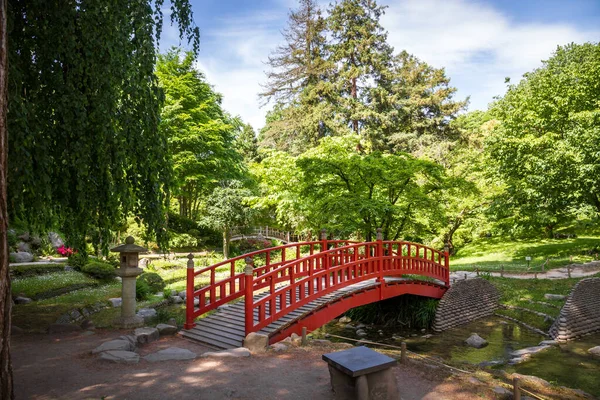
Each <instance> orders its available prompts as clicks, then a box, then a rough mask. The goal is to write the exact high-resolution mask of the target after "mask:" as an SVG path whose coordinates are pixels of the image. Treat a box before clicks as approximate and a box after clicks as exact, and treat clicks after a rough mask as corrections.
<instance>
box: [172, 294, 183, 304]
mask: <svg viewBox="0 0 600 400" xmlns="http://www.w3.org/2000/svg"><path fill="white" fill-rule="evenodd" d="M171 303H175V304H181V303H183V299H182V298H181V297H179V296H171Z"/></svg>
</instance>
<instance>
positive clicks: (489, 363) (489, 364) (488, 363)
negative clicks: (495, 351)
mask: <svg viewBox="0 0 600 400" xmlns="http://www.w3.org/2000/svg"><path fill="white" fill-rule="evenodd" d="M501 364H504V361H499V360H492V361H483V362H480V363H479V364H477V365H478V366H480V367H493V366H495V365H501Z"/></svg>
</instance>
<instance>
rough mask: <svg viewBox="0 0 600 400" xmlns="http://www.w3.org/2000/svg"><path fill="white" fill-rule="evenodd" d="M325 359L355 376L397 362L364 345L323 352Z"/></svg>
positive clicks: (391, 365) (381, 368) (384, 367)
mask: <svg viewBox="0 0 600 400" xmlns="http://www.w3.org/2000/svg"><path fill="white" fill-rule="evenodd" d="M323 360H324V361H326V362H327V363H328V364H329V365H331V366H333V367H334V368H336V369H338V370H340V371H342V372H344V373H345V374H347V375H348V376H351V377H353V378H354V377H357V376H361V375H366V374H370V373H373V372H377V371H382V370H385V369H388V368H390V367H393V366H394V365H396V362H397V361H396V360H394V359H393V358H391V357H388V356H386V355H383V354H381V353H378V352H376V351H374V350H371V349H369V348H368V347H364V346H360V347H353V348H351V349H348V350H343V351H337V352H334V353H327V354H323Z"/></svg>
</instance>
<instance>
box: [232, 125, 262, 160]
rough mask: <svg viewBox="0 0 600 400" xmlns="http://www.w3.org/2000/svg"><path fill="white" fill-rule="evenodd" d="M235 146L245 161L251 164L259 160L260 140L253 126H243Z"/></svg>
mask: <svg viewBox="0 0 600 400" xmlns="http://www.w3.org/2000/svg"><path fill="white" fill-rule="evenodd" d="M235 144H236V147H237V149H238V151H239V152H240V154H241V155H242V157H244V161H246V162H247V163H251V162H255V161H258V160H259V156H258V140H257V139H256V134H255V133H254V128H252V125H250V124H242V126H241V127H240V129H239V131H238V134H237V137H236V138H235Z"/></svg>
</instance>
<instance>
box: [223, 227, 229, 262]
mask: <svg viewBox="0 0 600 400" xmlns="http://www.w3.org/2000/svg"><path fill="white" fill-rule="evenodd" d="M229 240H230V235H229V228H225V230H224V231H223V257H225V259H226V260H227V259H228V258H229Z"/></svg>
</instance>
